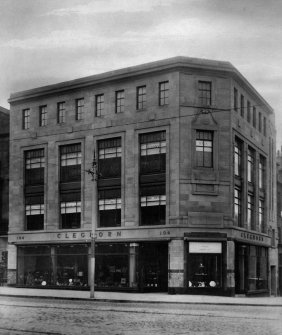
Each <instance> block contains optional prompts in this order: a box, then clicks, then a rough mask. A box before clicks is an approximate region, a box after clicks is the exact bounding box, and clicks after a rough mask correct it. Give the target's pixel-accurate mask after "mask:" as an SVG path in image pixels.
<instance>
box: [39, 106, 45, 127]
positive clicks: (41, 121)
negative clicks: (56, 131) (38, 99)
mask: <svg viewBox="0 0 282 335" xmlns="http://www.w3.org/2000/svg"><path fill="white" fill-rule="evenodd" d="M39 126H40V127H45V126H47V106H40V107H39Z"/></svg>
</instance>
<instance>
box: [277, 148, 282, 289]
mask: <svg viewBox="0 0 282 335" xmlns="http://www.w3.org/2000/svg"><path fill="white" fill-rule="evenodd" d="M277 226H278V264H279V294H280V295H282V152H281V150H280V151H279V150H278V152H277Z"/></svg>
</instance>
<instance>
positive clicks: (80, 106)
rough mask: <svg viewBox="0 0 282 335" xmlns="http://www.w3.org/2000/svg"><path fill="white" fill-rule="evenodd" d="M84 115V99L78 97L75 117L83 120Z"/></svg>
mask: <svg viewBox="0 0 282 335" xmlns="http://www.w3.org/2000/svg"><path fill="white" fill-rule="evenodd" d="M83 115H84V99H83V98H81V99H76V101H75V119H76V120H82V119H83Z"/></svg>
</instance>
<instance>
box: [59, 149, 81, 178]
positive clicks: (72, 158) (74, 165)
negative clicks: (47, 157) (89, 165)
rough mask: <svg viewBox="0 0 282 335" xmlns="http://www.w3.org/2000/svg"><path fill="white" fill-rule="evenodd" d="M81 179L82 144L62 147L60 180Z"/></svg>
mask: <svg viewBox="0 0 282 335" xmlns="http://www.w3.org/2000/svg"><path fill="white" fill-rule="evenodd" d="M80 179H81V144H80V143H78V144H71V145H65V146H61V147H60V181H61V182H72V181H80Z"/></svg>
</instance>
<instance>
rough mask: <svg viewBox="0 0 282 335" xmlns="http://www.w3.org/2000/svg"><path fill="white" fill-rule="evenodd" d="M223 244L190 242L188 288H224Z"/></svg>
mask: <svg viewBox="0 0 282 335" xmlns="http://www.w3.org/2000/svg"><path fill="white" fill-rule="evenodd" d="M221 248H222V247H221V243H213V242H211V243H209V242H190V243H189V254H188V262H187V264H188V287H189V288H210V289H213V288H221V287H222V250H221Z"/></svg>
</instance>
